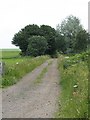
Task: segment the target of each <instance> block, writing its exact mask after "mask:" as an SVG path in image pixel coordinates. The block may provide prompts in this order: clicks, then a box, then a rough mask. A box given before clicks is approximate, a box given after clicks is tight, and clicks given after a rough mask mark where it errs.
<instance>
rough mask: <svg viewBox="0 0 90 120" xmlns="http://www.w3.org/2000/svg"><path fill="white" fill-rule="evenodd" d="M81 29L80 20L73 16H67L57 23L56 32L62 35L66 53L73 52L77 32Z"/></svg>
mask: <svg viewBox="0 0 90 120" xmlns="http://www.w3.org/2000/svg"><path fill="white" fill-rule="evenodd" d="M81 30H83V27H82V25H81V24H80V20H79V19H78V18H77V17H74V16H72V15H71V16H68V17H67V18H65V19H64V20H63V21H62V23H61V24H60V25H59V24H58V25H57V32H58V33H59V34H61V35H63V36H64V38H65V46H66V53H69V52H74V47H75V44H76V36H77V34H78V33H79V32H80V31H81Z"/></svg>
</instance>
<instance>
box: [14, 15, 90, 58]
mask: <svg viewBox="0 0 90 120" xmlns="http://www.w3.org/2000/svg"><path fill="white" fill-rule="evenodd" d="M12 44H14V45H16V46H19V48H20V49H21V52H22V55H30V56H40V55H45V54H48V55H51V56H53V55H55V54H56V53H57V52H60V53H61V52H62V53H66V54H67V53H80V52H82V51H86V50H87V49H88V48H89V44H90V37H89V33H88V32H87V31H86V30H85V29H84V28H83V26H82V25H81V24H80V20H79V19H78V18H77V17H75V16H68V17H67V18H65V19H64V20H63V21H62V23H61V24H58V25H57V26H56V29H54V28H52V27H51V26H48V25H41V26H38V25H35V24H32V25H27V26H25V27H24V28H23V29H21V30H20V31H19V32H18V33H16V34H15V35H14V37H13V40H12Z"/></svg>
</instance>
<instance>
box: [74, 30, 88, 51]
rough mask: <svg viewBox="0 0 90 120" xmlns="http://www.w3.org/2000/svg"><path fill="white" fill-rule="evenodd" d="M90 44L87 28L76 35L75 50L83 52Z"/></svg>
mask: <svg viewBox="0 0 90 120" xmlns="http://www.w3.org/2000/svg"><path fill="white" fill-rule="evenodd" d="M87 46H88V33H87V32H86V31H85V30H82V31H80V32H79V33H78V34H77V36H76V44H75V51H76V52H82V51H85V50H86V49H87Z"/></svg>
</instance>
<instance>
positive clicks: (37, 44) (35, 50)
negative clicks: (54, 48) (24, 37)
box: [27, 36, 48, 57]
mask: <svg viewBox="0 0 90 120" xmlns="http://www.w3.org/2000/svg"><path fill="white" fill-rule="evenodd" d="M47 45H48V44H47V40H46V38H45V37H43V36H32V37H30V38H29V44H28V48H27V55H31V56H35V57H36V56H40V55H44V54H45V51H46V49H47Z"/></svg>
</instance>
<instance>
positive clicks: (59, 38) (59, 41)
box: [55, 33, 66, 53]
mask: <svg viewBox="0 0 90 120" xmlns="http://www.w3.org/2000/svg"><path fill="white" fill-rule="evenodd" d="M55 42H56V48H57V51H58V52H63V53H64V52H65V50H66V48H65V39H64V36H63V35H60V34H58V33H57V35H56V40H55Z"/></svg>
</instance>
